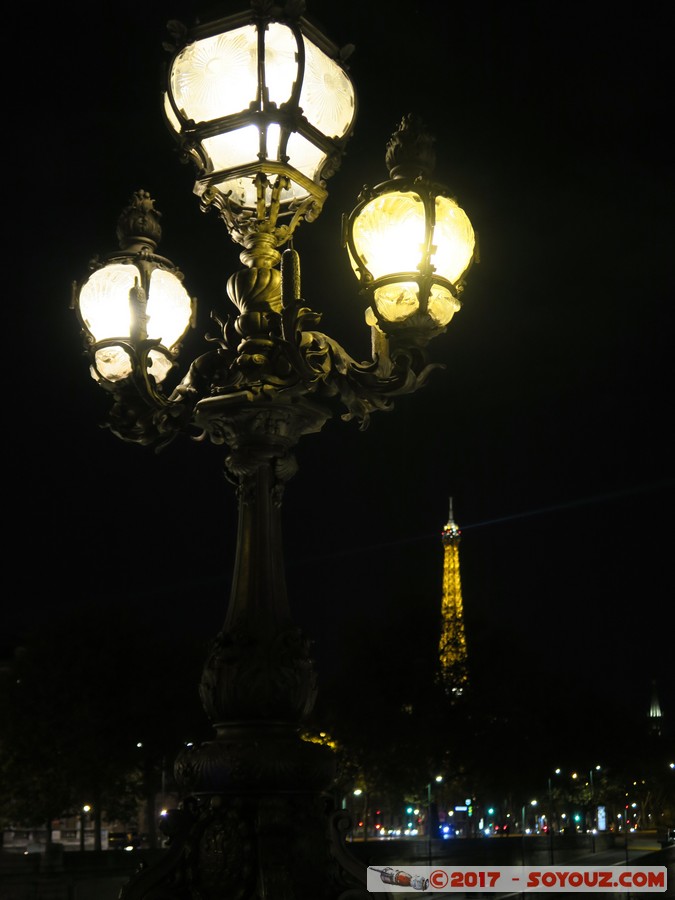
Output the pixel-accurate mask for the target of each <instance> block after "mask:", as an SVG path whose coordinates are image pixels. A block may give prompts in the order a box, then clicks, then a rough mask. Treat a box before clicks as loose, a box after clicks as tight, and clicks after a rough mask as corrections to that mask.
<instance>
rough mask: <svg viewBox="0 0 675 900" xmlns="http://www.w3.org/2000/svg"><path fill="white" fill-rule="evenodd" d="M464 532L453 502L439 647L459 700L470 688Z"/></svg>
mask: <svg viewBox="0 0 675 900" xmlns="http://www.w3.org/2000/svg"><path fill="white" fill-rule="evenodd" d="M460 535H461V532H460V530H459V528H458V527H457V525H456V524H455V521H454V518H453V513H452V497H451V498H450V514H449V517H448V522H447V524H446V526H445V528H444V529H443V534H442V540H443V601H442V606H441V636H440V640H439V644H438V654H439V662H440V673H439V674H440V680H441V683H442V685H443V688H444V689H445V692H446V693H447V694H448V695H449V696H451V697H452V698H455V699H457V698H459V697H461V696H462V694H464V693H465V692H466V690H467V688H468V686H469V672H468V667H467V649H466V635H465V633H464V608H463V603H462V583H461V579H460V574H459V541H460Z"/></svg>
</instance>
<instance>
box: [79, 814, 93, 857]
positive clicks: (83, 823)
mask: <svg viewBox="0 0 675 900" xmlns="http://www.w3.org/2000/svg"><path fill="white" fill-rule="evenodd" d="M90 811H91V806H89V804H88V803H85V804H84V806H83V807H82V809H81V810H80V850H84V831H85V827H86V824H87V818H86V817H87V813H88V812H90Z"/></svg>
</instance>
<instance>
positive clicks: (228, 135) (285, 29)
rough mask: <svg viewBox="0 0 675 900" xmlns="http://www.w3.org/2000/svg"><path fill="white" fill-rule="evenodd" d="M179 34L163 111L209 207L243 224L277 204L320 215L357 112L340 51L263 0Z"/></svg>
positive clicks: (289, 211) (297, 215) (281, 211)
mask: <svg viewBox="0 0 675 900" xmlns="http://www.w3.org/2000/svg"><path fill="white" fill-rule="evenodd" d="M266 6H267V10H270V9H272V8H271V7H270V6H269V4H267V5H266ZM256 7H260V9H259V10H258V11H257V12H256ZM275 11H276V13H279V14H280V15H282V13H281V10H280V7H275ZM177 36H178V38H179V49H178V50H177V51H176V53H175V54H174V56H173V59H172V61H171V64H170V66H169V75H168V89H167V91H166V94H165V102H164V111H165V114H166V118H167V121H168V124H169V126H170V129H171V131H172V132H173V134H174V136H175V138H176V139H177V141H178V142H179V144H180V145H181V147H182V149H183V150H184V152H185V153H186V155H187V156H188V157H190V158H192V160H193V162H194V163H195V165H196V167H197V170H198V172H199V177H198V179H197V181H196V183H195V193H196V194H197V195H198V196H199V197H200V198H201V202H202V206H204V207H208V206H210V205H212V204H213V205H214V206H215V207H216V208H218V209H219V210H220V211H221V213H223V218H225V220H226V222H228V224H231V223H232V222H233V221H234V222H235V223H237V224H238V225H239V226H241V223H242V222H245V221H246V220H247V219H254V220H261V219H265V218H266V216H268V215H269V210H270V208H271V207H273V206H276V210H275V216H276V215H277V214H278V215H279V216H281V217H283V216H287V217H288V216H290V217H291V218H293V219H294V220H295V221H296V222H297V221H299V220H300V219H301V218H306V219H308V220H311V219H313V218H316V216H317V215H318V214H319V212H320V211H321V207H322V205H323V202H324V200H325V197H326V189H325V180H326V179H327V178H328V177H330V175H332V174H333V172H334V171H335V170H336V169H337V168H338V166H339V164H340V160H341V156H342V153H343V149H344V145H345V143H346V141H347V139H348V138H349V136H350V134H351V131H352V127H353V122H354V117H355V113H356V100H355V95H354V90H353V86H352V83H351V81H350V79H349V76H348V74H347V72H346V70H345V68H344V66H343V61H342V60H341V58H340V53H339V50H338V48H337V47H336V46H334V45H333V44H332V43H331V42H329V41H328V40H327V39H326V38H325V37H324V36H323V35H322V34H321V32H319V31H318V30H317V29H316V28H315V27H314V26H312V25H311V24H310V23H309V22H308V21H307V20H305V19H304V18H302V17H297V18H293V17H285V16H284V18H283V19H282V18H279V19H275V18H274V17H273V16H272V13H270V12H267V11H265V9H264V8H263V4H256V3H253V4H252V11H251V12H249V13H242V14H238V15H235V16H230V17H228V18H224V19H220V20H218V21H215V22H211V23H209V24H206V25H201V26H198V27H196V28H195V29H193V30H192V31H191V32H187V31H186V32H184V33H182V34H179V35H177ZM180 44H182V46H180ZM237 230H238V229H237V228H236V227H235V228H234V229H233V231H234V233H233V237H234V238H235V240H240V237H239V236H238V234H237V233H236V232H237Z"/></svg>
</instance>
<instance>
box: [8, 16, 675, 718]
mask: <svg viewBox="0 0 675 900" xmlns="http://www.w3.org/2000/svg"><path fill="white" fill-rule="evenodd" d="M240 8H242V7H241V6H237V5H235V4H232V3H231V2H225V3H224V4H222V5H221V6H217V5H212V6H204V5H203V4H196V3H194V2H192V0H161V2H152V3H146V4H140V3H136V2H134V3H131V2H128V0H121V2H120V3H117V4H114V5H110V4H108V5H106V4H102V5H97V6H90V5H88V6H86V7H85V6H81V7H78V5H77V4H76V5H75V6H68V7H66V8H64V9H61V10H58V11H56V10H54V11H52V12H50V13H48V14H47V21H46V22H45V23H43V27H42V30H41V34H40V36H39V37H38V38H37V39H36V44H35V45H34V47H33V53H34V61H35V62H36V63H37V64H38V65H39V69H40V72H41V73H42V74H41V76H40V78H39V79H36V80H35V82H32V83H31V86H30V88H28V89H27V92H26V98H25V99H26V101H27V108H26V110H25V113H24V116H23V117H24V118H25V121H24V122H23V124H22V126H21V132H20V133H21V134H22V135H23V138H22V139H23V141H24V144H25V146H26V148H27V149H26V151H25V152H27V155H28V160H27V164H26V160H25V158H23V153H22V158H21V159H20V160H17V163H16V171H15V174H14V176H12V174H11V173H10V172H6V178H8V180H9V181H10V182H11V181H15V184H14V185H13V190H14V191H16V192H17V195H18V202H19V204H20V207H21V208H22V210H23V213H24V216H25V221H24V224H23V227H22V228H21V229H20V230H19V232H18V233H16V232H15V231H14V229H13V228H11V229H10V230H11V231H12V238H14V239H17V249H18V253H19V258H20V260H21V264H20V268H19V267H17V266H16V265H14V266H13V268H15V269H17V268H19V271H18V274H19V284H18V294H17V295H12V296H9V297H7V298H6V307H9V306H10V305H12V306H15V308H16V309H17V310H18V316H19V325H20V330H19V335H20V336H19V337H18V338H15V337H14V336H13V335H14V333H15V332H13V331H9V332H8V334H7V337H6V342H7V340H9V341H12V342H14V341H16V345H17V351H18V352H17V360H16V362H15V364H14V368H13V370H12V371H11V372H7V373H6V379H5V397H4V409H5V414H6V417H7V419H8V420H9V421H8V429H7V445H8V448H9V454H10V464H9V466H8V467H7V470H6V471H7V473H8V475H9V479H8V484H7V487H6V490H5V496H6V504H7V506H6V508H7V518H6V523H5V524H6V530H7V532H9V546H8V555H7V557H6V588H5V601H4V608H5V612H4V614H3V619H4V623H5V628H4V640H3V644H4V647H3V649H7V648H9V647H11V646H12V645H13V644H14V643H15V642H16V641H17V640H20V639H21V635H22V633H23V630H24V629H25V627H26V626H27V625H31V624H33V623H34V622H35V621H36V620H40V619H42V618H44V619H45V621H46V620H48V618H49V617H51V616H54V615H57V614H58V611H59V610H61V609H63V608H70V607H74V606H76V605H77V604H79V603H81V602H83V601H84V602H85V603H87V604H91V605H93V606H95V607H98V608H99V609H100V611H101V621H102V623H105V621H106V619H107V617H110V616H112V615H114V613H115V609H116V608H118V607H119V606H120V605H124V606H126V605H132V606H133V607H135V608H138V610H139V614H140V612H143V613H147V612H148V611H150V612H152V613H155V614H156V616H157V622H158V639H160V636H161V633H162V630H163V629H165V628H177V629H179V630H183V631H193V632H196V633H198V634H203V635H204V636H207V637H208V636H211V635H214V634H215V633H216V632H217V630H218V629H219V628H220V625H221V624H222V620H223V618H224V613H225V607H226V603H227V596H228V591H229V579H230V575H231V565H232V553H233V547H234V539H235V525H236V507H235V500H234V493H233V490H232V488H231V486H230V485H229V484H228V483H227V482H226V481H225V480H224V478H223V476H222V474H221V470H222V463H221V459H222V456H223V451H222V450H221V449H220V448H216V447H212V446H207V445H203V444H197V443H192V442H190V441H189V440H188V439H187V438H186V439H184V440H178V441H177V442H176V443H174V444H173V445H172V446H170V447H169V448H168V449H166V450H165V451H163V452H162V453H161V454H159V455H155V454H154V453H153V452H152V451H151V450H147V449H143V448H140V447H137V446H134V445H127V444H124V443H122V442H121V441H119V440H117V439H116V438H115V437H114V436H113V435H112V434H111V433H110V432H109V431H107V430H105V429H101V428H99V423H100V422H101V421H102V420H103V419H104V416H105V412H106V409H107V404H108V400H107V396H106V395H105V393H104V392H103V391H101V390H100V389H99V388H98V387H97V386H96V385H95V383H94V382H93V381H92V380H91V378H90V376H89V374H88V365H87V362H86V359H85V357H84V355H83V348H82V344H81V341H80V336H79V330H78V324H77V321H76V317H75V314H74V313H73V312H71V310H70V309H69V302H70V285H71V282H72V281H73V280H74V279H78V278H80V277H82V275H83V274H84V273H85V271H86V267H87V264H88V262H89V260H90V259H91V258H92V257H94V256H95V255H96V254H99V253H101V254H103V253H106V252H108V251H110V250H113V249H115V224H116V220H117V216H118V214H119V212H120V211H121V209H122V208H123V207H124V206H125V205H126V203H127V201H128V200H129V198H130V197H131V194H132V193H133V192H134V191H135V190H138V189H140V188H142V189H145V190H148V191H149V192H150V193H151V194H152V196H153V197H154V198H155V200H156V202H157V206H158V208H159V209H160V210H161V212H162V214H163V229H164V231H163V239H162V243H161V245H160V252H162V253H163V254H164V255H166V256H168V257H170V258H171V259H172V260H173V261H174V262H175V263H176V264H177V265H178V266H179V267H180V268H181V269H182V271H183V272H184V273H185V279H186V285H187V287H188V289H189V290H190V292H191V293H192V294H193V295H195V296H196V297H197V299H198V302H199V303H200V327H199V328H198V329H197V331H196V333H195V336H194V338H191V339H190V342H189V343H188V345H187V347H186V351H185V353H184V356H183V364H184V366H185V368H186V367H187V363H188V362H189V360H190V359H192V357H193V356H194V355H197V354H198V353H199V352H202V351H203V349H204V344H203V343H202V341H201V335H202V334H203V332H204V331H206V330H207V329H208V328H209V324H210V323H209V312H210V310H211V309H212V308H218V309H220V310H223V311H225V310H226V309H227V304H228V303H229V301H228V300H227V297H226V294H225V283H226V280H227V277H228V276H229V275H230V274H231V273H232V272H233V271H235V270H236V269H237V268H239V267H240V263H239V260H238V250H237V248H236V246H235V245H234V244H233V243H232V242H231V241H230V239H229V237H228V235H227V232H226V229H225V226H224V225H223V224H222V223H221V222H220V221H219V219H218V218H217V217H216V215H215V214H209V215H204V214H202V213H201V212H200V210H199V203H198V200H197V198H196V197H195V196H194V195H193V193H192V184H193V182H194V178H195V171H194V169H193V168H192V167H191V166H187V165H182V164H181V163H180V161H179V159H178V156H177V152H176V149H175V145H174V142H173V140H172V138H171V136H170V134H169V132H168V130H167V129H166V127H165V125H164V122H163V119H162V115H161V103H160V92H161V67H162V64H163V63H164V62H165V60H168V55H167V54H166V53H165V51H164V50H163V49H162V41H163V40H164V38H165V36H166V30H165V25H166V22H167V21H168V20H169V19H171V18H176V19H180V20H182V21H184V22H185V23H186V24H187V25H191V24H192V23H193V21H194V19H195V17H196V16H197V15H198V14H203V15H204V18H211V17H212V14H217V15H220V14H223V15H226V14H229V13H232V12H236V11H238V10H239V9H240ZM108 10H109V11H108ZM307 14H308V16H309V18H311V19H312V20H314V21H315V22H316V23H317V24H318V25H319V26H320V27H322V28H323V30H324V31H325V32H326V33H327V34H328V36H329V37H330V38H331V39H332V40H334V41H335V43H337V44H338V45H340V46H342V45H344V44H348V43H353V44H354V45H355V47H356V49H355V52H354V54H353V56H352V57H351V59H350V71H351V75H352V77H353V80H354V82H355V85H356V91H357V95H358V100H359V116H358V119H357V122H356V126H355V131H354V136H353V138H352V140H351V142H350V144H349V145H348V151H347V154H346V156H345V159H344V160H343V164H342V168H341V169H340V171H339V172H338V173H337V174H336V175H335V176H334V177H333V178H332V180H331V181H330V182H329V183H328V189H329V198H328V201H327V203H326V206H325V208H324V211H323V213H322V215H321V216H320V217H319V219H318V220H317V221H316V222H314V223H312V224H308V223H304V224H302V225H301V226H300V228H299V230H298V232H297V233H296V239H295V247H296V249H297V250H298V251H299V252H300V256H301V263H302V271H303V295H304V298H305V300H306V302H307V304H308V305H310V306H312V307H313V308H314V309H316V310H318V311H320V312H322V313H323V318H322V328H323V330H325V331H326V332H327V333H328V334H330V335H332V336H333V337H335V338H336V339H338V340H339V341H340V342H341V343H342V344H343V345H344V346H345V347H346V348H347V349H348V350H349V352H350V353H351V354H352V356H354V357H355V358H357V359H365V358H366V356H367V354H368V350H369V334H368V329H367V328H366V327H365V325H364V324H363V318H362V304H361V300H360V298H359V296H358V290H357V283H356V280H355V279H354V278H353V276H352V274H351V270H350V268H349V264H348V262H347V259H346V256H344V255H343V251H342V250H341V247H340V225H341V216H342V214H343V213H348V212H349V211H350V210H351V209H352V207H353V206H354V205H355V203H356V197H357V194H358V192H359V190H360V189H361V187H362V185H364V184H370V185H373V184H376V183H378V182H380V181H383V180H385V179H386V177H387V173H386V169H385V166H384V151H385V145H386V142H387V140H388V139H389V137H390V135H391V134H392V132H393V131H394V130H395V129H396V127H397V125H398V123H399V121H400V119H401V117H402V116H403V115H404V114H405V113H408V112H416V113H419V114H420V115H422V116H423V117H424V119H425V120H426V122H427V124H428V125H429V127H430V129H431V130H432V131H433V132H434V133H435V135H436V138H437V141H436V152H437V166H436V173H435V175H436V177H437V179H438V180H439V181H442V182H443V183H445V184H446V185H447V186H448V187H449V189H450V190H451V192H452V193H453V194H454V195H455V196H456V197H457V200H458V202H459V203H460V205H462V206H463V208H464V209H465V210H466V211H467V213H468V215H469V217H470V218H471V220H472V222H473V224H474V227H475V229H476V231H477V232H478V235H479V239H480V248H481V261H480V263H479V265H477V266H475V267H474V268H473V270H472V272H471V273H470V276H469V278H468V282H467V287H466V290H465V293H464V295H463V299H464V305H463V309H462V310H461V311H460V312H459V313H458V314H457V315H456V317H455V318H454V320H453V321H452V323H451V324H450V326H449V328H448V331H447V333H446V334H445V335H443V336H441V337H439V338H437V339H436V340H435V341H434V342H432V344H431V345H430V356H431V359H432V360H433V361H435V362H440V363H443V364H444V365H445V370H444V371H442V372H438V373H436V374H435V376H434V377H433V378H432V380H431V382H430V383H429V384H428V386H427V387H426V388H425V389H424V390H422V391H420V392H419V393H417V394H415V395H412V396H409V397H404V398H401V399H400V400H399V401H398V403H397V404H396V408H395V409H394V411H393V412H391V413H386V414H379V415H378V414H376V415H374V416H373V419H372V421H371V424H370V426H369V428H368V429H367V430H366V431H363V432H360V431H359V430H358V427H357V425H356V424H355V423H353V422H352V423H344V422H341V421H339V420H338V419H336V420H333V421H331V422H329V423H328V424H327V426H326V427H325V429H324V431H323V432H322V433H321V434H320V435H313V436H309V437H307V438H305V439H304V442H303V443H301V445H300V446H299V448H298V452H297V457H298V461H299V463H300V470H299V472H298V474H297V475H296V476H295V478H294V479H293V480H292V481H291V482H290V483H289V485H288V487H287V490H286V495H285V502H284V538H285V545H286V557H287V563H288V582H289V592H290V597H291V603H292V608H293V613H294V617H295V619H296V621H297V622H298V624H300V625H301V626H302V627H303V628H304V629H305V630H306V631H307V632H309V633H310V635H312V636H313V637H314V638H315V639H316V641H317V656H318V660H319V665H320V670H321V671H325V672H327V673H330V672H331V671H333V670H334V669H335V668H336V667H338V668H339V667H347V668H348V669H350V670H351V671H355V670H356V671H358V669H359V666H360V665H362V663H363V655H364V654H366V655H367V656H368V657H369V659H370V662H371V663H372V661H373V660H376V661H377V662H378V666H379V667H381V672H382V677H383V679H386V673H387V671H388V670H391V669H392V668H397V669H399V668H400V667H410V671H411V677H414V674H415V667H416V662H415V661H416V659H418V658H419V655H420V653H427V652H428V648H433V647H434V646H435V640H436V634H437V627H438V623H437V616H438V612H439V606H440V597H441V593H440V592H441V575H442V545H441V539H440V535H441V530H442V527H443V525H444V524H445V522H446V521H447V518H448V499H449V497H451V496H452V498H453V502H454V513H455V520H456V522H457V523H458V525H459V526H460V528H461V529H462V543H461V572H462V584H463V595H464V603H465V617H466V628H467V637H468V642H469V654H470V664H471V669H472V672H473V673H474V677H475V678H476V679H477V680H479V681H481V682H483V683H486V684H489V683H491V682H494V683H499V684H500V685H505V686H507V687H508V686H512V688H513V690H522V689H523V686H528V685H530V686H534V685H538V684H539V685H540V684H542V683H548V684H553V683H564V684H566V685H568V686H569V700H570V707H571V708H573V704H574V697H575V696H577V695H581V694H584V695H585V696H587V695H588V694H591V695H593V696H596V697H597V698H598V703H599V704H605V703H609V704H612V705H613V706H614V707H617V708H618V709H621V708H625V709H637V710H638V711H639V710H642V709H644V713H645V715H646V713H647V709H648V704H649V698H650V692H651V682H652V679H657V684H658V686H659V692H660V697H661V702H662V706H663V709H664V714H665V716H666V717H668V718H669V719H670V720H675V678H674V677H673V645H674V643H675V641H674V639H673V625H672V620H673V574H672V573H673V564H672V559H673V526H672V509H673V501H674V499H675V498H674V494H673V487H674V486H675V478H673V446H672V410H673V403H672V396H673V386H674V383H673V370H672V340H673V337H672V336H673V324H674V318H673V300H674V299H675V291H674V288H675V279H674V277H673V275H674V273H673V259H674V254H673V250H672V238H673V228H672V215H673V213H672V210H673V202H674V200H675V193H674V190H673V188H674V179H673V151H672V142H671V137H670V130H671V122H672V84H673V74H674V73H673V63H672V46H671V44H672V40H671V35H672V19H671V12H670V8H669V6H668V4H663V3H649V2H648V3H646V4H645V3H641V4H639V5H638V4H637V3H632V2H630V3H627V4H623V5H616V4H611V5H610V4H606V3H600V4H584V5H582V6H575V5H572V6H570V5H569V4H563V3H560V2H553V3H546V4H536V3H529V2H515V3H508V4H505V3H498V2H478V3H474V2H466V0H458V2H453V3H438V2H432V0H423V2H415V3H411V4H409V5H407V6H401V7H396V10H394V8H393V7H391V6H389V5H387V4H384V3H377V2H372V3H364V2H355V0H348V2H343V3H335V4H330V5H329V4H326V3H325V2H323V0H316V2H315V3H310V4H309V5H308V9H307ZM50 19H51V21H50ZM669 20H670V21H669ZM19 235H21V237H19ZM10 411H11V412H10ZM10 585H11V587H10Z"/></svg>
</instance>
